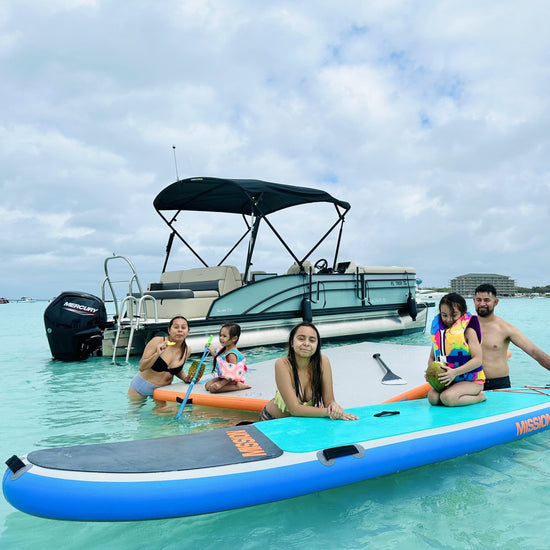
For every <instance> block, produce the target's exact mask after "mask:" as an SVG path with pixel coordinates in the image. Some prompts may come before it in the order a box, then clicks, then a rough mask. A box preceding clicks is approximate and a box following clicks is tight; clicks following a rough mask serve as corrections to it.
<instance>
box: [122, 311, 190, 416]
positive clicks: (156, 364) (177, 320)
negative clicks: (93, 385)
mask: <svg viewBox="0 0 550 550" xmlns="http://www.w3.org/2000/svg"><path fill="white" fill-rule="evenodd" d="M188 334H189V324H188V322H187V319H186V318H185V317H182V316H177V317H174V318H173V319H172V320H171V321H170V323H169V324H168V337H167V338H165V337H163V336H155V337H154V338H151V340H150V341H149V343H148V344H147V346H145V350H144V351H143V355H142V357H141V360H140V362H139V372H138V373H137V374H136V375H135V376H134V378H133V379H132V381H131V382H130V387H129V388H128V397H130V399H144V398H146V397H147V396H151V397H152V396H153V391H154V390H155V388H158V387H160V386H167V385H168V384H171V383H172V380H173V379H174V376H177V377H178V378H180V379H181V380H183V379H184V377H185V372H184V371H183V365H184V363H185V361H187V358H188V357H189V355H191V348H190V347H189V346H188V345H187V343H186V342H185V339H186V338H187V336H188ZM154 401H155V403H156V404H157V406H164V405H166V402H165V401H160V400H158V399H155V400H154Z"/></svg>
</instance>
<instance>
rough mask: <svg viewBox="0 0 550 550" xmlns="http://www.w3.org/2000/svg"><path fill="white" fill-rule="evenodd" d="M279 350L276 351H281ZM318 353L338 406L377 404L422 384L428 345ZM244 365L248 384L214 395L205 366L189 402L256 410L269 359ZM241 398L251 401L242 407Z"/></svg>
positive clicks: (172, 395) (266, 392) (264, 394)
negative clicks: (388, 378) (392, 379)
mask: <svg viewBox="0 0 550 550" xmlns="http://www.w3.org/2000/svg"><path fill="white" fill-rule="evenodd" d="M285 353H286V352H284V351H282V352H281V356H283V355H285ZM323 354H324V355H326V356H327V357H328V358H329V360H330V363H331V366H332V378H333V385H334V396H335V399H336V401H337V402H338V403H339V404H340V405H341V406H342V407H343V408H344V409H348V408H350V407H361V406H363V405H373V404H376V403H382V402H383V401H385V400H386V399H390V398H392V397H394V396H396V395H399V394H401V393H403V392H405V391H407V390H411V389H413V388H416V387H418V386H420V385H423V384H425V383H426V380H425V379H424V371H425V370H426V366H427V363H428V357H429V355H430V346H418V345H402V344H388V343H379V342H361V343H358V344H348V345H344V346H337V347H328V346H327V347H323ZM374 354H379V355H380V358H381V359H382V360H383V361H384V363H385V364H386V365H387V366H388V367H389V368H390V369H391V371H392V373H393V374H394V375H395V376H396V377H397V378H399V379H400V383H399V384H397V385H395V384H389V385H388V384H385V383H384V382H382V380H383V379H384V376H385V375H386V371H385V370H384V369H383V368H382V367H381V366H380V364H379V363H378V361H376V360H375V359H374V357H373V355H374ZM186 368H187V367H186ZM248 368H249V371H248V373H247V374H246V383H247V384H249V385H250V386H251V388H249V389H246V390H239V391H234V392H228V393H218V394H212V393H210V392H209V391H207V390H206V388H205V384H206V382H207V381H208V380H209V379H211V378H212V377H213V376H214V374H211V373H209V372H208V371H209V370H210V369H207V373H205V375H204V376H203V377H202V378H201V380H200V382H198V383H197V384H195V385H194V387H193V391H192V392H191V395H190V398H191V399H192V402H193V404H202V405H208V406H212V407H220V408H224V407H227V408H237V409H242V410H257V411H258V412H259V411H261V410H262V408H263V407H264V405H265V403H266V402H267V401H269V400H270V399H272V398H273V396H274V395H275V392H276V391H277V385H276V384H275V359H270V360H267V361H261V362H259V363H253V364H251V365H249V366H248ZM188 389H189V385H188V384H185V383H184V382H175V383H173V384H169V385H168V386H162V387H160V388H158V389H156V390H155V397H156V398H159V399H165V400H168V401H176V396H179V397H184V396H185V394H186V392H187V390H188ZM236 398H238V400H240V401H239V402H238V403H237V404H232V403H231V401H232V400H235V399H236ZM261 400H263V402H260V401H261ZM247 401H248V402H250V403H253V404H252V405H251V406H247V403H246V402H247Z"/></svg>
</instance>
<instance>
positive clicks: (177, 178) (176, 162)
mask: <svg viewBox="0 0 550 550" xmlns="http://www.w3.org/2000/svg"><path fill="white" fill-rule="evenodd" d="M172 150H173V151H174V165H175V166H176V181H179V180H180V177H179V175H178V161H177V159H176V146H175V145H172Z"/></svg>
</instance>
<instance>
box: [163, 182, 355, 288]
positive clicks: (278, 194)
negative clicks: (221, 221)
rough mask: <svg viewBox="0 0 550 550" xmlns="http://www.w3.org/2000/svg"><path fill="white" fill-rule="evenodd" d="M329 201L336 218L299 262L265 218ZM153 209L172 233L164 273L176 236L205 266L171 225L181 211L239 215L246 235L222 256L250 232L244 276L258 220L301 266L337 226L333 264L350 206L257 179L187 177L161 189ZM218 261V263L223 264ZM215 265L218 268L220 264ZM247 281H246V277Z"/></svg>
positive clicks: (312, 191) (315, 192)
mask: <svg viewBox="0 0 550 550" xmlns="http://www.w3.org/2000/svg"><path fill="white" fill-rule="evenodd" d="M318 202H328V203H332V204H334V206H335V208H336V212H337V215H338V220H337V221H336V222H335V223H334V224H333V225H332V227H331V228H330V229H329V230H328V231H327V232H326V233H325V234H324V235H323V237H321V239H320V240H319V241H318V242H317V244H316V245H315V246H314V247H313V248H312V249H311V250H310V251H309V252H308V253H307V254H306V255H305V256H304V258H303V259H302V260H299V259H298V258H297V257H296V255H295V254H294V252H293V251H292V250H291V248H290V247H289V246H288V245H287V244H286V242H285V241H284V239H283V238H282V237H281V236H280V235H279V233H278V232H277V231H276V230H275V228H274V227H273V225H272V224H271V223H270V222H269V220H268V219H267V216H268V215H269V214H271V213H273V212H277V211H279V210H283V209H285V208H289V207H291V206H298V205H302V204H309V203H318ZM153 205H154V207H155V210H156V211H157V213H158V214H159V215H160V217H161V218H162V219H163V220H164V221H165V223H166V224H167V225H168V226H169V227H170V229H171V230H172V232H171V234H170V237H169V240H168V244H167V247H166V258H165V262H164V267H163V271H165V270H166V266H167V263H168V258H169V256H170V252H171V250H172V243H173V239H174V236H177V237H178V238H179V239H180V240H181V241H182V242H183V244H184V245H185V246H186V247H187V248H188V249H189V250H190V251H191V252H192V253H193V254H194V255H195V256H196V257H197V259H198V260H199V261H200V262H201V263H202V264H203V265H204V266H208V264H207V263H206V262H205V261H204V260H203V259H202V258H201V257H200V256H199V254H198V253H197V252H196V251H195V250H194V249H193V248H192V247H191V245H190V244H189V243H188V242H187V241H186V240H185V239H184V238H183V237H182V235H180V234H179V232H178V231H177V230H176V228H175V227H174V223H175V222H176V219H177V217H178V215H179V214H180V212H181V211H196V212H225V213H233V214H241V215H242V217H243V219H244V220H245V223H246V225H247V228H246V231H245V233H244V234H243V235H242V236H241V237H240V238H239V239H238V241H237V242H236V243H235V245H234V246H233V247H232V248H231V250H230V251H229V252H228V253H227V254H226V255H225V257H224V259H223V260H222V262H223V261H225V259H226V258H227V257H228V256H229V255H230V254H231V252H232V251H233V250H235V248H236V247H237V246H238V245H239V244H240V243H241V242H242V240H243V239H244V238H245V237H246V236H247V235H248V234H249V233H251V238H250V242H249V248H248V253H247V261H246V267H245V277H247V276H248V271H249V268H250V266H251V262H252V254H253V251H254V245H255V242H256V238H257V235H258V228H259V224H260V222H261V220H265V222H266V224H267V225H268V226H269V228H270V229H271V231H272V232H273V233H274V235H275V236H276V237H277V239H278V240H279V241H280V242H281V243H282V244H283V246H284V247H285V248H286V250H287V251H288V252H289V254H290V255H291V256H292V258H294V260H295V261H296V262H297V263H298V264H299V265H301V264H302V263H303V262H304V261H305V260H306V259H307V258H308V257H309V256H310V255H311V254H312V253H313V252H314V251H315V250H316V249H317V247H318V246H319V245H320V244H321V243H322V242H323V241H324V240H325V239H326V238H327V236H328V235H329V234H330V233H331V232H332V231H333V230H334V228H335V227H337V226H338V225H340V232H339V237H338V243H337V246H336V253H335V257H334V264H335V265H336V260H337V256H338V249H339V246H340V237H341V233H342V228H343V223H344V218H345V216H346V214H347V212H348V210H349V209H350V208H351V206H350V204H349V203H347V202H345V201H341V200H339V199H336V198H334V197H332V196H331V195H330V194H329V193H326V192H325V191H321V190H318V189H311V188H308V187H296V186H292V185H285V184H281V183H271V182H266V181H260V180H241V179H238V180H237V179H221V178H188V179H184V180H178V181H176V182H174V183H172V184H171V185H169V186H168V187H166V188H165V189H163V190H162V191H161V192H160V193H159V194H158V195H157V196H156V198H155V200H154V201H153ZM166 211H172V212H174V211H175V212H176V213H175V214H174V215H173V216H172V217H171V218H169V217H168V216H165V215H164V214H163V212H166ZM246 216H250V218H251V223H248V222H247V220H246ZM222 262H220V264H221V263H222ZM220 264H218V265H220ZM245 280H246V278H245Z"/></svg>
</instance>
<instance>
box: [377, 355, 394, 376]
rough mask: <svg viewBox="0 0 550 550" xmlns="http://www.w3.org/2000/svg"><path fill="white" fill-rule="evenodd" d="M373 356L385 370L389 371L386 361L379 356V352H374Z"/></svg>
mask: <svg viewBox="0 0 550 550" xmlns="http://www.w3.org/2000/svg"><path fill="white" fill-rule="evenodd" d="M373 358H374V359H376V360H377V361H378V362H379V363H380V364H381V365H382V366H383V367H384V368H385V369H386V371H387V372H391V370H390V369H389V367H388V365H386V363H384V361H383V360H382V357H380V354H379V353H375V354H374V355H373Z"/></svg>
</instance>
